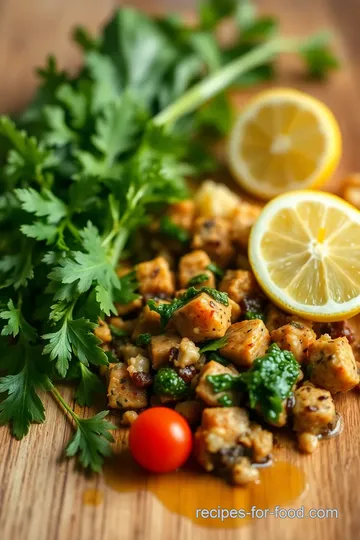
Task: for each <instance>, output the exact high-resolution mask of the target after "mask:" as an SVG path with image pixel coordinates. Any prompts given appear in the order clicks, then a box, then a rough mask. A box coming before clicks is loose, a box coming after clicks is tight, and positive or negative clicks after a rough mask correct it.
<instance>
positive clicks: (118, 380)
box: [108, 362, 148, 409]
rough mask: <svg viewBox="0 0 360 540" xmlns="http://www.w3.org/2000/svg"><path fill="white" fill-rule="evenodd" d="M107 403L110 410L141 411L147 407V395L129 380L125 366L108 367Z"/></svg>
mask: <svg viewBox="0 0 360 540" xmlns="http://www.w3.org/2000/svg"><path fill="white" fill-rule="evenodd" d="M108 401H109V407H110V408H111V409H143V408H144V407H147V404H148V400H147V393H146V390H144V389H143V388H137V387H136V386H135V385H134V383H133V382H132V380H131V377H130V375H129V373H128V371H127V366H126V364H123V363H122V362H119V363H118V364H110V365H109V386H108Z"/></svg>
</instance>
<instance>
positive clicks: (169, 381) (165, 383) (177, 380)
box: [154, 368, 188, 397]
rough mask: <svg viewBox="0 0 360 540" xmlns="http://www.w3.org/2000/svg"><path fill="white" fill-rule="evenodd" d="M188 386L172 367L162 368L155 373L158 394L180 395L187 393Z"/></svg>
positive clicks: (155, 387) (156, 392) (155, 388)
mask: <svg viewBox="0 0 360 540" xmlns="http://www.w3.org/2000/svg"><path fill="white" fill-rule="evenodd" d="M187 391H188V387H187V385H186V384H185V382H184V381H183V379H182V378H181V377H180V376H179V375H178V374H177V373H176V371H175V370H174V369H172V368H160V369H159V371H158V372H157V373H156V375H155V380H154V393H155V394H157V395H158V396H170V397H179V396H183V395H184V394H186V393H187Z"/></svg>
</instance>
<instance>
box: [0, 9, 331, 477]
mask: <svg viewBox="0 0 360 540" xmlns="http://www.w3.org/2000/svg"><path fill="white" fill-rule="evenodd" d="M228 17H232V18H233V22H234V27H235V35H234V41H233V43H232V44H230V45H227V46H226V47H221V46H220V45H219V44H218V42H217V40H216V31H217V28H218V25H219V24H220V23H221V22H222V20H223V19H225V18H228ZM276 33H277V21H275V20H274V19H273V18H269V17H268V18H264V17H260V18H259V17H257V15H256V13H255V12H254V9H253V7H252V5H251V4H250V3H249V2H247V1H242V2H238V1H235V0H226V1H224V2H218V1H217V0H203V1H202V2H201V4H200V8H199V23H198V24H197V25H196V26H195V27H194V28H191V29H190V28H188V27H187V26H186V24H185V23H184V22H183V21H182V20H180V19H179V18H178V17H175V16H170V17H163V18H160V19H154V18H151V17H149V16H146V15H143V14H141V13H140V12H138V11H135V10H133V9H129V8H122V9H120V10H118V11H117V12H116V13H115V14H114V16H113V17H112V19H111V20H110V21H108V23H107V24H106V26H105V27H104V29H103V31H102V34H101V35H100V36H98V37H96V38H94V37H93V36H90V35H89V34H88V32H87V31H86V30H85V29H83V28H78V29H76V31H75V33H74V38H75V40H76V42H77V44H78V45H79V46H80V47H81V49H82V51H83V54H84V63H83V67H82V69H81V70H80V72H79V73H78V74H77V75H76V76H72V75H70V74H69V73H67V72H65V71H61V70H60V69H59V68H58V66H57V62H56V60H55V58H53V57H50V58H49V59H48V61H47V64H46V66H45V67H44V68H42V69H40V70H38V74H39V78H40V85H39V88H38V91H37V93H36V95H35V97H34V100H33V101H32V103H31V104H30V105H29V107H28V108H27V109H26V110H25V111H23V112H22V114H21V115H20V116H19V117H18V118H16V120H13V119H10V118H9V117H7V116H2V117H0V252H1V259H0V288H1V290H0V322H1V326H0V328H1V339H0V347H1V349H2V350H1V356H0V372H1V374H2V375H3V376H2V377H1V378H0V394H1V396H0V399H1V398H2V401H1V403H0V423H1V424H7V423H9V424H10V425H11V429H12V432H13V434H14V436H15V437H17V438H21V437H23V436H24V435H26V433H27V432H28V430H29V427H30V424H31V423H32V422H43V421H44V418H45V412H44V407H43V404H42V402H41V399H40V397H39V393H38V392H39V390H41V391H50V392H52V394H53V396H54V398H55V399H57V400H58V401H59V402H60V403H61V404H62V406H63V408H64V410H65V411H66V412H67V413H68V414H69V415H70V417H71V418H72V420H73V423H74V427H75V429H76V431H75V435H74V437H73V439H72V440H71V441H70V443H69V445H68V447H67V455H69V456H73V455H75V454H76V455H78V456H79V459H80V462H81V464H82V465H83V466H85V467H91V468H92V469H93V470H96V471H97V470H99V469H100V467H101V464H102V459H103V457H104V456H106V455H108V453H109V452H110V442H111V441H112V437H111V435H110V432H109V430H111V429H112V428H113V427H114V426H112V425H111V424H110V423H109V422H107V421H106V420H105V416H106V412H100V413H99V414H97V415H96V416H95V417H93V418H90V419H86V420H82V419H81V418H80V417H79V416H78V415H76V414H75V413H74V412H73V411H72V409H71V407H69V405H68V404H67V403H66V402H65V401H64V400H63V398H62V396H61V395H60V393H59V391H58V390H57V389H56V388H55V386H54V385H55V382H56V381H58V380H59V379H60V380H63V379H71V380H75V381H76V382H77V384H78V386H77V390H76V393H75V397H76V399H77V401H78V403H79V404H80V405H91V403H92V401H93V396H94V394H96V393H98V392H102V391H103V385H102V382H101V381H100V379H99V378H98V376H97V374H96V371H97V368H98V366H101V365H106V364H107V363H108V358H107V356H106V354H105V353H104V351H103V350H102V349H101V348H100V347H99V344H100V341H99V339H98V338H97V337H95V335H94V333H93V330H94V328H95V326H96V324H97V321H98V317H105V316H108V315H110V314H116V308H115V304H116V303H120V304H121V303H127V302H130V301H132V300H134V299H135V298H136V297H137V293H136V289H137V283H136V279H135V276H134V274H128V275H127V276H125V277H123V278H119V277H118V276H117V273H116V268H117V266H118V264H119V261H120V260H121V258H122V257H124V256H125V254H126V256H127V257H128V256H129V255H131V246H132V245H133V244H132V242H131V238H132V236H133V234H134V232H135V231H136V230H137V229H138V228H139V227H140V226H143V225H144V224H146V223H147V222H149V221H150V220H151V215H152V214H153V212H156V211H160V210H161V207H162V206H164V205H166V204H169V203H172V202H175V201H178V200H181V199H183V198H184V197H186V196H187V190H186V185H185V181H184V179H185V178H186V177H187V176H189V175H196V174H199V173H202V172H204V171H209V170H211V169H212V168H213V167H214V165H216V164H214V160H213V158H212V157H211V155H209V152H208V151H207V150H206V149H207V148H208V147H209V144H202V141H203V136H204V133H206V134H207V135H208V134H209V133H210V132H211V133H214V134H216V135H217V136H218V135H219V134H220V135H223V134H225V133H227V131H228V129H229V126H230V124H231V109H230V107H229V104H228V101H227V99H226V97H225V95H224V94H223V93H222V92H223V90H225V89H226V88H227V87H229V86H230V85H234V84H235V85H249V84H255V83H258V82H261V81H264V80H267V79H270V78H272V77H273V76H274V66H273V61H274V59H275V58H276V56H277V55H278V54H279V53H281V52H297V53H299V54H300V55H301V56H302V57H303V58H304V60H305V62H306V64H307V66H308V68H309V72H310V73H311V74H312V75H317V76H322V75H324V74H325V73H326V72H327V71H328V69H330V68H333V67H335V66H336V59H335V58H334V57H333V55H332V54H331V52H330V50H329V49H328V47H327V44H326V40H325V39H324V38H323V37H321V36H320V37H316V38H311V39H310V40H305V41H301V40H300V41H299V40H297V39H293V38H291V39H283V38H278V37H276ZM205 103H206V105H205V106H204V104H205ZM190 139H191V144H189V140H190ZM207 142H208V141H207ZM163 226H165V227H167V231H168V229H169V227H168V224H166V223H165V224H164V223H163ZM172 234H173V235H174V234H175V233H174V231H172ZM176 234H178V233H176ZM184 240H186V238H185V239H184ZM198 292H199V291H198V290H196V294H198Z"/></svg>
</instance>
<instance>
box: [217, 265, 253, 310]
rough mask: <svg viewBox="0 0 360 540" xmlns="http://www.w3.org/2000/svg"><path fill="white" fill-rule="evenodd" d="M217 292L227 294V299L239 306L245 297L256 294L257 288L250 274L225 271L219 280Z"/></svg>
mask: <svg viewBox="0 0 360 540" xmlns="http://www.w3.org/2000/svg"><path fill="white" fill-rule="evenodd" d="M219 290H220V291H222V292H226V293H228V295H229V297H230V298H231V299H232V300H234V302H237V303H238V304H239V303H240V302H241V301H242V300H243V299H244V298H245V296H248V295H251V294H254V293H258V292H259V287H258V284H257V282H256V279H255V276H254V274H253V273H252V272H249V271H248V270H227V272H226V273H225V276H224V277H223V279H222V280H221V283H220V286H219Z"/></svg>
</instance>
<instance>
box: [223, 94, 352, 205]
mask: <svg viewBox="0 0 360 540" xmlns="http://www.w3.org/2000/svg"><path fill="white" fill-rule="evenodd" d="M341 148H342V144H341V133H340V129H339V126H338V123H337V121H336V119H335V117H334V115H333V114H332V112H331V111H330V110H329V109H328V107H327V106H326V105H324V104H323V103H322V102H321V101H319V100H317V99H315V98H314V97H312V96H310V95H308V94H305V93H303V92H299V91H297V90H292V89H281V88H278V89H273V90H268V91H265V92H261V93H260V94H258V95H257V96H256V97H255V98H254V99H253V100H251V101H250V103H249V104H248V105H247V106H246V107H245V108H244V110H243V111H242V113H241V114H240V116H239V119H238V120H237V122H236V124H235V126H234V128H233V130H232V133H231V135H230V140H229V149H228V154H229V164H230V168H231V171H232V173H233V175H234V177H235V179H236V180H237V181H238V183H239V184H240V185H241V187H243V188H244V189H245V190H246V191H248V192H250V193H252V194H253V195H256V196H258V197H261V198H263V199H270V198H272V197H274V196H276V195H279V194H280V193H284V192H285V191H292V190H298V189H309V188H315V187H320V186H322V185H323V184H324V183H325V182H326V181H327V180H328V178H329V177H330V176H331V174H332V173H333V172H334V170H335V169H336V167H337V165H338V163H339V160H340V156H341Z"/></svg>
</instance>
